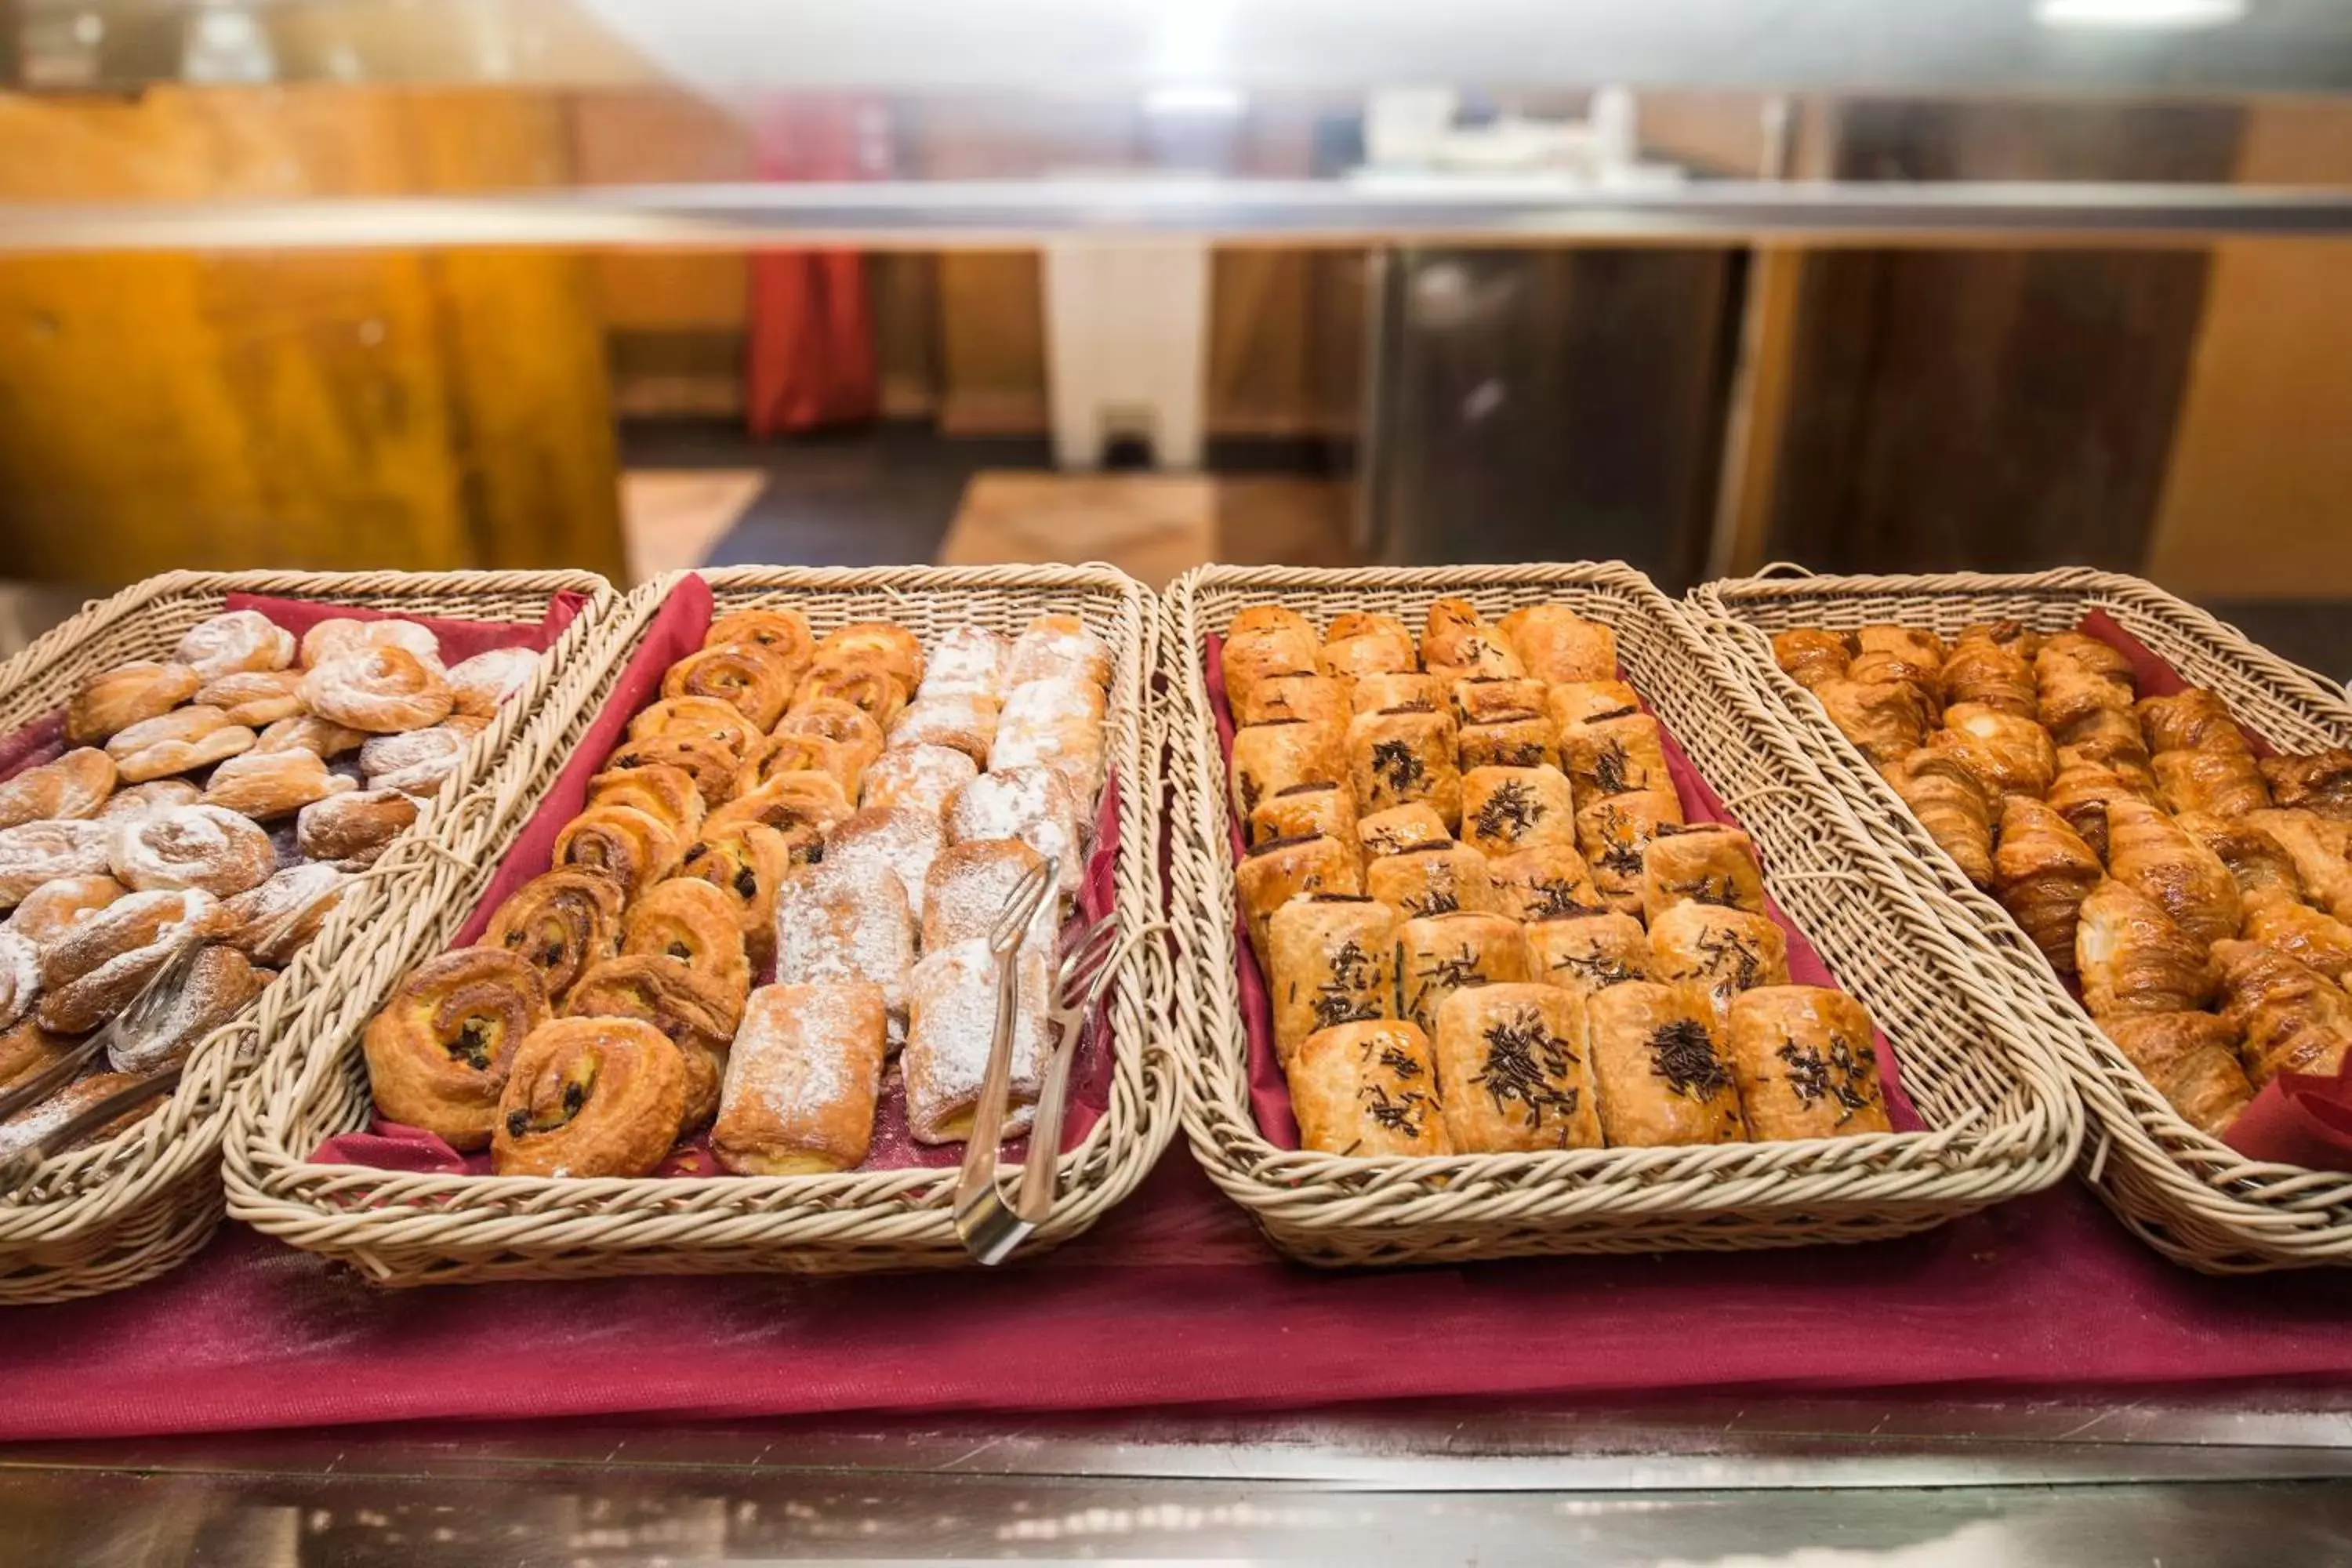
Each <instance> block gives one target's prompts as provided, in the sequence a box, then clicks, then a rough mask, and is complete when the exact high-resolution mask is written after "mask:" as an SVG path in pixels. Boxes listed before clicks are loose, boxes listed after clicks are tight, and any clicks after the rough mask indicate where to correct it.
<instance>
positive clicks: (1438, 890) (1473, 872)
mask: <svg viewBox="0 0 2352 1568" xmlns="http://www.w3.org/2000/svg"><path fill="white" fill-rule="evenodd" d="M1364 891H1366V892H1368V893H1370V895H1371V896H1372V897H1373V898H1376V899H1378V900H1381V902H1382V903H1384V904H1391V905H1394V906H1395V907H1396V908H1397V909H1400V910H1403V911H1404V912H1405V913H1406V914H1408V915H1442V914H1450V913H1451V912H1453V911H1454V910H1479V911H1483V912H1487V913H1494V912H1498V911H1499V910H1501V908H1502V900H1501V898H1500V897H1499V895H1498V894H1497V893H1496V889H1495V875H1494V870H1493V868H1491V867H1490V866H1489V865H1488V864H1487V861H1486V857H1485V856H1484V855H1481V854H1480V853H1479V852H1478V851H1477V850H1475V849H1474V848H1472V847H1470V846H1469V845H1467V844H1456V843H1455V842H1454V840H1452V839H1450V838H1441V839H1438V840H1436V841H1435V842H1433V843H1429V844H1416V845H1414V846H1413V847H1412V848H1410V849H1405V850H1401V851H1399V852H1398V853H1396V854H1394V855H1383V856H1381V857H1380V858H1378V859H1375V860H1372V861H1370V862H1369V863H1368V864H1367V865H1366V866H1365V868H1364Z"/></svg>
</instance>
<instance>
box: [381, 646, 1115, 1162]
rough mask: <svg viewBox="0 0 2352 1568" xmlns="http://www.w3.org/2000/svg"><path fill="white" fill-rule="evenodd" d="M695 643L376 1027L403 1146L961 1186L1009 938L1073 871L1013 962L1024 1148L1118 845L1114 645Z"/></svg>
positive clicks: (537, 822)
mask: <svg viewBox="0 0 2352 1568" xmlns="http://www.w3.org/2000/svg"><path fill="white" fill-rule="evenodd" d="M697 640H698V644H699V646H697V647H693V648H692V650H691V651H688V652H686V653H684V654H683V656H682V657H678V658H676V659H675V660H674V661H673V662H671V663H669V664H668V665H667V668H658V667H649V668H651V669H653V670H656V671H657V674H658V682H657V685H653V684H651V683H648V688H649V689H646V690H645V691H644V692H642V693H641V694H631V693H628V692H624V693H622V694H621V695H618V696H616V698H615V699H614V707H613V710H612V712H611V717H612V718H613V719H614V720H616V721H617V720H624V719H625V731H623V732H621V733H620V734H619V735H618V736H617V738H616V739H614V741H613V742H612V743H610V744H609V746H608V747H607V748H606V749H604V750H595V749H593V746H592V748H591V750H590V751H589V752H583V755H582V756H580V757H577V758H575V759H574V760H573V762H572V765H571V768H570V770H569V773H570V782H571V784H572V793H571V794H567V792H566V790H565V788H564V787H563V786H562V785H559V786H557V788H555V789H554V790H552V791H551V793H550V795H549V797H548V800H547V802H546V803H545V804H543V805H541V808H540V811H539V814H538V815H537V816H535V817H534V819H533V825H532V826H531V827H527V828H526V829H525V830H524V832H523V834H522V836H521V837H520V840H519V841H518V844H517V846H516V848H515V849H514V850H513V851H512V852H510V854H509V863H508V865H507V866H505V867H503V868H501V872H500V876H499V879H498V880H497V881H495V882H493V884H492V885H491V888H490V889H489V891H488V895H487V896H486V897H485V898H484V900H482V907H481V908H480V909H479V910H478V911H477V914H476V917H475V919H474V920H473V921H471V922H470V923H469V924H468V926H467V928H466V929H465V930H464V931H462V932H461V933H460V939H459V942H458V944H457V945H456V946H454V947H452V948H450V949H449V950H448V951H446V952H442V953H439V954H438V955H436V956H434V957H432V958H430V959H428V960H427V961H425V962H424V963H420V964H417V965H416V966H415V968H414V969H413V970H412V971H411V972H409V973H407V974H406V975H405V976H404V978H403V979H402V980H401V981H400V982H399V984H397V985H396V986H395V987H394V990H393V992H392V994H391V995H390V997H389V999H388V1000H387V1001H386V1002H385V1003H384V1005H383V1007H382V1008H381V1009H380V1010H379V1011H378V1012H377V1013H376V1014H375V1015H374V1016H373V1019H372V1020H371V1021H370V1022H369V1023H368V1024H367V1026H366V1029H365V1034H364V1037H363V1049H364V1053H365V1060H366V1068H367V1079H368V1083H369V1086H370V1092H371V1094H372V1096H373V1110H374V1113H375V1131H374V1133H373V1136H374V1137H376V1138H378V1139H383V1138H386V1137H389V1138H392V1139H394V1140H404V1141H407V1142H411V1143H412V1144H414V1143H416V1142H425V1143H428V1144H430V1145H432V1146H435V1147H440V1148H446V1151H448V1152H451V1153H452V1154H454V1155H455V1156H457V1163H446V1162H445V1163H443V1164H442V1165H439V1166H432V1167H428V1168H438V1169H448V1170H452V1171H456V1170H460V1169H462V1170H466V1171H469V1172H473V1173H487V1174H490V1175H494V1176H499V1177H519V1176H530V1177H541V1178H562V1177H583V1178H585V1177H637V1176H648V1175H654V1174H656V1173H660V1174H665V1175H713V1174H728V1173H732V1174H741V1175H763V1176H779V1175H804V1174H814V1173H834V1172H842V1171H848V1170H853V1169H856V1168H858V1167H861V1166H866V1167H867V1168H873V1167H874V1165H875V1164H876V1163H884V1164H891V1163H896V1164H904V1163H938V1161H939V1160H940V1159H947V1160H950V1161H951V1159H952V1157H953V1154H954V1153H955V1152H957V1146H959V1145H960V1144H961V1141H962V1140H963V1139H964V1138H965V1136H966V1135H967V1133H968V1132H969V1131H970V1130H971V1124H972V1116H973V1110H974V1107H975V1104H976V1101H977V1100H978V1097H979V1094H980V1091H981V1089H982V1079H983V1077H984V1074H985V1069H986V1068H987V1065H988V1056H989V1050H990V1045H991V1037H992V1031H993V1029H994V1026H995V1019H996V1007H997V995H996V978H997V968H996V963H995V961H994V960H993V959H992V957H991V956H990V953H989V950H988V944H987V938H988V933H989V929H990V927H991V925H992V922H993V921H994V920H995V918H996V916H997V914H998V912H999V910H1001V908H1002V907H1003V905H1004V904H1005V902H1006V900H1007V898H1008V896H1009V895H1010V894H1011V893H1012V892H1013V890H1014V889H1015V887H1016V886H1017V885H1018V884H1019V883H1020V881H1021V880H1022V879H1023V878H1024V876H1025V875H1027V874H1028V873H1029V872H1030V871H1031V870H1032V868H1036V867H1038V866H1040V865H1041V864H1044V863H1045V862H1046V861H1048V860H1049V859H1050V861H1051V864H1052V865H1053V867H1054V868H1055V896H1054V897H1049V898H1047V899H1046V900H1044V902H1043V904H1042V905H1041V907H1040V909H1039V911H1038V915H1037V917H1036V919H1035V921H1034V922H1033V927H1032V931H1031V932H1030V934H1029V936H1028V937H1027V938H1026V939H1024V944H1023V946H1022V949H1021V952H1020V954H1019V960H1018V965H1017V973H1018V980H1017V985H1016V999H1015V1007H1014V1013H1015V1021H1014V1031H1013V1038H1014V1050H1013V1064H1012V1089H1011V1104H1012V1111H1011V1116H1010V1119H1009V1122H1008V1130H1009V1131H1010V1132H1012V1133H1014V1134H1017V1133H1018V1132H1020V1131H1022V1130H1023V1129H1024V1127H1025V1124H1026V1118H1027V1116H1028V1114H1029V1111H1030V1110H1032V1109H1033V1108H1034V1100H1035V1099H1036V1096H1037V1092H1038V1084H1039V1079H1040V1075H1041V1070H1042V1067H1043V1058H1044V1054H1045V1030H1044V1024H1045V1010H1046V1005H1047V1002H1048V995H1049V985H1048V965H1049V963H1050V962H1051V959H1052V955H1053V953H1054V952H1055V942H1056V940H1057V938H1058V936H1059V933H1060V932H1061V931H1062V928H1063V923H1064V920H1065V918H1066V916H1067V915H1068V914H1069V912H1070V911H1071V910H1073V909H1074V908H1075V907H1076V906H1077V905H1078V903H1079V902H1080V900H1081V898H1082V895H1084V894H1085V893H1086V891H1087V864H1088V857H1089V853H1090V852H1091V851H1094V850H1096V849H1097V848H1098V847H1101V846H1099V845H1098V844H1097V838H1098V837H1099V835H1098V830H1097V800H1098V798H1099V797H1100V795H1101V794H1102V791H1103V784H1104V777H1105V759H1106V747H1105V737H1104V728H1105V715H1106V694H1107V690H1108V688H1109V686H1110V684H1111V679H1112V650H1111V648H1110V647H1108V645H1107V644H1106V643H1105V641H1104V640H1103V639H1102V638H1101V637H1097V635H1096V634H1095V633H1094V632H1093V631H1091V630H1089V629H1088V628H1087V626H1085V625H1084V624H1083V623H1082V622H1081V621H1080V620H1079V618H1078V617H1076V616H1070V615H1043V616H1035V617H1034V618H1032V619H1030V620H1029V621H1028V622H1027V624H1026V625H1025V626H1023V627H1022V628H1021V629H1020V630H1018V631H1017V632H1014V633H1012V634H1010V635H1008V634H1006V633H1003V632H999V631H996V630H992V629H991V628H989V627H987V626H978V625H966V626H954V627H951V628H950V629H948V630H945V631H944V632H942V633H940V634H939V635H936V636H934V637H931V638H930V639H929V643H928V646H927V645H926V643H925V641H924V639H922V638H920V637H918V636H917V635H916V634H915V633H914V632H913V631H911V630H909V629H908V627H906V626H901V625H898V624H896V623H894V622H891V621H887V620H863V621H853V622H849V623H847V624H844V625H840V626H835V627H833V628H832V629H831V630H828V631H824V632H822V633H820V632H817V631H815V630H813V629H812V626H811V625H810V622H809V620H808V618H807V617H805V616H803V615H802V614H801V613H800V611H798V610H797V609H794V608H792V607H790V606H788V605H772V606H767V607H753V608H744V609H736V610H732V611H726V612H722V613H719V615H718V616H716V618H715V619H712V620H711V621H710V622H709V626H708V629H707V631H704V632H702V633H701V635H700V636H699V637H698V639H697ZM534 828H535V829H536V833H534V831H533V829H534ZM877 1124H878V1125H879V1131H878V1132H877ZM877 1145H878V1147H877Z"/></svg>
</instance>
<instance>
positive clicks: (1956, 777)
mask: <svg viewBox="0 0 2352 1568" xmlns="http://www.w3.org/2000/svg"><path fill="white" fill-rule="evenodd" d="M1886 782H1887V783H1888V784H1892V785H1894V786H1895V794H1896V795H1901V796H1902V797H1903V804H1904V805H1907V806H1909V807H1910V808H1911V815H1912V816H1916V817H1917V818H1918V819H1919V826H1922V827H1924V828H1926V829H1927V837H1930V838H1933V839H1934V840H1935V841H1936V843H1937V846H1938V847H1940V848H1941V849H1942V850H1943V851H1944V853H1945V854H1947V855H1949V856H1950V857H1951V858H1952V863H1953V864H1954V865H1956V866H1958V868H1960V874H1961V875H1962V876H1964V877H1966V878H1968V879H1969V881H1971V882H1974V883H1975V884H1976V885H1977V886H1978V887H1979V888H1990V887H1991V886H1992V878H1993V870H1992V800H1991V797H1990V796H1989V795H1986V794H1985V789H1984V785H1983V784H1979V782H1978V781H1977V775H1976V774H1975V773H1974V772H1972V771H1971V770H1970V769H1969V767H1968V766H1967V765H1966V764H1965V763H1961V762H1960V761H1959V760H1958V758H1956V757H1954V756H1953V755H1952V754H1951V753H1950V752H1938V751H1934V750H1931V749H1930V748H1928V747H1926V746H1922V747H1920V748H1919V749H1918V750H1917V751H1916V752H1912V753H1911V754H1910V755H1909V756H1907V757H1906V758H1904V759H1903V760H1902V761H1901V762H1900V763H1895V765H1894V766H1892V767H1889V768H1888V769H1887V770H1886Z"/></svg>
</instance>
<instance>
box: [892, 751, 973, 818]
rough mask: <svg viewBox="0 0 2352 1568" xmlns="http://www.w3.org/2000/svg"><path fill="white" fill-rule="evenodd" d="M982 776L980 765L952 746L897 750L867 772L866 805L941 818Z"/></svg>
mask: <svg viewBox="0 0 2352 1568" xmlns="http://www.w3.org/2000/svg"><path fill="white" fill-rule="evenodd" d="M979 773H980V764H979V763H976V762H974V761H972V760H971V758H970V757H967V756H965V755H964V754H963V753H962V752H959V751H957V750H955V749H954V748H953V747H951V746H893V747H891V748H890V750H888V751H887V752H883V753H882V754H881V755H880V756H878V757H877V758H875V759H874V762H873V763H872V764H871V765H870V766H868V767H867V768H866V786H865V787H866V794H865V804H866V805H868V806H877V805H898V806H908V807H911V808H913V809H915V810H918V811H928V812H929V813H930V814H931V815H932V816H939V815H940V814H941V813H942V812H944V811H946V810H947V809H948V804H949V803H950V801H952V800H954V799H955V796H956V791H958V790H960V789H961V788H963V786H964V785H965V784H970V783H971V781H972V780H973V779H974V778H976V777H978V776H979Z"/></svg>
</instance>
